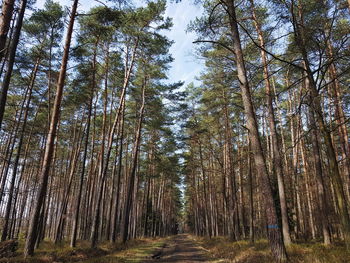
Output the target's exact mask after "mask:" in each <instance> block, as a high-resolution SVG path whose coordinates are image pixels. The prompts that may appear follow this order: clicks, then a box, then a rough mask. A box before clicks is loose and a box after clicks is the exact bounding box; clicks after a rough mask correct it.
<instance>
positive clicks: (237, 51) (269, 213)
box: [225, 0, 287, 262]
mask: <svg viewBox="0 0 350 263" xmlns="http://www.w3.org/2000/svg"><path fill="white" fill-rule="evenodd" d="M225 5H226V7H227V13H228V15H229V23H230V30H231V34H232V40H233V50H234V56H235V62H236V66H237V75H238V80H239V82H240V88H241V92H242V100H243V105H244V109H245V114H246V116H247V128H248V130H249V134H250V136H251V146H252V150H253V154H254V159H255V166H256V169H257V171H258V173H259V180H260V187H261V194H262V195H263V196H264V205H265V212H266V221H267V234H268V239H269V241H270V245H271V250H272V253H273V255H274V257H275V259H276V261H278V262H284V261H286V260H287V253H286V249H285V246H284V243H283V237H282V232H281V229H280V224H279V220H278V217H277V211H276V204H275V201H274V198H273V193H272V188H271V182H270V178H269V174H268V171H267V167H266V162H265V157H264V154H263V149H262V145H261V141H260V137H259V131H258V124H257V121H256V116H255V112H254V108H253V102H252V97H251V94H250V87H249V83H248V78H247V71H246V68H245V63H244V58H243V52H242V47H241V40H240V35H239V31H238V24H237V18H236V8H235V2H234V0H226V1H225Z"/></svg>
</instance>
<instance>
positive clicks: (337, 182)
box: [291, 0, 350, 249]
mask: <svg viewBox="0 0 350 263" xmlns="http://www.w3.org/2000/svg"><path fill="white" fill-rule="evenodd" d="M295 7H296V8H297V10H296V11H297V15H298V18H297V17H296V14H295ZM291 15H292V19H293V26H294V34H295V38H296V43H297V46H298V48H299V50H300V53H301V55H302V58H303V62H304V68H305V74H306V76H307V84H306V85H307V88H308V91H309V93H310V95H311V96H310V99H311V101H310V107H311V108H312V110H313V112H314V114H315V119H316V121H317V124H318V127H319V129H320V130H321V133H322V136H323V140H324V143H325V147H326V154H327V159H328V161H329V175H330V178H331V180H332V183H333V185H334V190H335V195H336V199H337V205H338V209H339V213H340V218H341V225H342V231H343V235H344V240H345V243H346V246H347V248H348V249H350V217H349V212H348V205H347V201H346V197H345V193H344V188H343V182H342V178H341V176H340V173H339V167H338V161H337V157H336V153H335V150H334V146H333V143H332V137H331V133H330V131H329V129H328V127H327V124H326V123H325V121H324V118H323V112H322V107H321V98H320V94H319V92H318V88H317V84H316V82H315V80H314V76H313V73H312V70H311V66H310V62H309V58H308V52H307V50H306V45H305V42H306V36H305V32H304V29H303V28H304V26H303V24H304V22H303V10H302V6H301V3H300V0H298V5H297V6H295V4H294V0H293V1H292V5H291Z"/></svg>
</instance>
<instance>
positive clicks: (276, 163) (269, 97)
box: [250, 0, 292, 246]
mask: <svg viewBox="0 0 350 263" xmlns="http://www.w3.org/2000/svg"><path fill="white" fill-rule="evenodd" d="M250 2H251V5H252V13H253V20H254V23H255V28H256V31H257V33H258V38H259V42H260V45H261V47H263V48H262V49H261V58H262V62H263V67H264V79H265V87H266V104H267V114H268V119H269V129H270V134H271V141H272V142H271V143H272V147H271V148H272V153H273V154H272V166H273V169H272V170H273V172H274V174H275V175H276V176H277V183H278V194H279V199H280V205H281V216H282V233H283V241H284V244H285V245H286V246H288V245H290V244H291V243H292V240H291V237H290V230H289V223H288V211H287V200H286V194H285V187H284V179H283V177H284V176H283V166H282V158H281V153H280V151H279V142H278V132H277V128H276V121H275V110H274V108H273V96H274V94H273V91H272V87H271V82H270V74H269V68H268V61H267V54H266V52H265V40H264V37H263V32H262V30H261V26H260V23H259V21H258V18H257V16H256V13H255V4H254V0H250Z"/></svg>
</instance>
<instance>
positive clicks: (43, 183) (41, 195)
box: [24, 0, 78, 256]
mask: <svg viewBox="0 0 350 263" xmlns="http://www.w3.org/2000/svg"><path fill="white" fill-rule="evenodd" d="M77 6H78V0H74V2H73V6H72V10H71V18H70V21H69V25H68V30H67V35H66V42H65V45H64V52H63V57H62V64H61V69H60V73H59V77H58V83H57V90H56V97H55V102H54V107H53V112H52V119H51V123H50V128H49V132H48V138H47V141H46V146H45V155H44V161H43V165H42V168H41V171H40V175H39V182H40V183H39V189H38V192H37V195H36V198H35V203H34V211H32V215H31V218H30V223H29V229H28V234H27V240H26V244H25V247H24V255H25V256H31V255H33V253H34V245H35V240H36V237H37V225H38V222H39V217H40V210H41V208H42V205H43V203H44V199H45V195H46V191H47V183H48V178H49V171H50V165H51V162H52V157H53V151H54V148H55V144H54V142H55V138H56V132H57V124H58V121H59V115H60V110H61V102H62V95H63V87H64V84H65V83H64V82H65V79H66V72H67V64H68V57H69V49H70V45H71V39H72V34H73V27H74V21H75V16H76V11H77Z"/></svg>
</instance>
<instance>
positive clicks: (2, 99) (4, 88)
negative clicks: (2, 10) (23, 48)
mask: <svg viewBox="0 0 350 263" xmlns="http://www.w3.org/2000/svg"><path fill="white" fill-rule="evenodd" d="M26 7H27V0H22V1H21V7H20V9H19V14H18V16H17V21H16V28H15V31H14V33H13V38H12V41H11V44H10V53H9V59H8V64H7V71H6V74H5V76H4V79H3V81H2V85H1V95H0V130H1V125H2V121H3V118H4V113H5V106H6V100H7V92H8V89H9V87H10V81H11V77H12V70H13V66H14V63H15V57H16V51H17V45H18V42H19V38H20V35H21V30H22V24H23V18H24V12H25V10H26ZM0 26H1V25H0ZM0 41H1V40H0ZM0 45H1V43H0ZM1 50H2V49H1V46H0V52H1ZM0 54H2V52H1V53H0Z"/></svg>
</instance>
